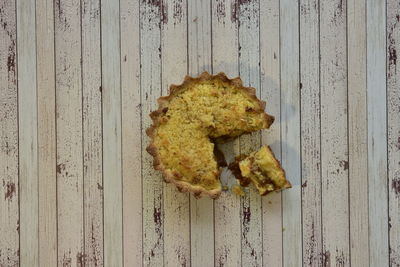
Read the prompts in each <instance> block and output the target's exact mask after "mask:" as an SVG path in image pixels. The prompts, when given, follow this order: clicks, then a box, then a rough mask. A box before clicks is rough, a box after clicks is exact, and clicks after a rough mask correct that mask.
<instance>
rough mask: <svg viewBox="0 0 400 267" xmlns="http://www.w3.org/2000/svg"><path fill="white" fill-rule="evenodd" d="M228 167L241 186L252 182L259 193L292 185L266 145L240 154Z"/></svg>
mask: <svg viewBox="0 0 400 267" xmlns="http://www.w3.org/2000/svg"><path fill="white" fill-rule="evenodd" d="M229 169H230V170H231V171H232V173H233V174H234V175H235V177H236V179H238V181H239V183H240V185H241V186H248V185H249V184H253V185H254V186H255V187H256V188H257V190H258V192H259V193H260V195H262V196H264V195H266V194H268V193H270V192H272V191H279V190H282V189H285V188H290V187H292V186H291V184H290V182H289V181H288V180H286V177H285V171H284V170H283V169H282V167H281V165H280V163H279V161H278V160H277V159H276V158H275V156H274V153H273V152H272V150H271V148H270V147H268V146H263V147H261V149H260V150H259V151H256V152H252V153H250V155H240V156H238V157H236V159H235V161H234V162H232V163H231V164H229Z"/></svg>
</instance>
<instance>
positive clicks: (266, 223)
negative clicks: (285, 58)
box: [260, 0, 283, 267]
mask: <svg viewBox="0 0 400 267" xmlns="http://www.w3.org/2000/svg"><path fill="white" fill-rule="evenodd" d="M279 52H280V51H279V1H275V0H269V1H260V68H261V69H260V70H261V76H260V79H261V80H260V89H261V90H260V91H261V94H260V95H261V99H263V100H264V101H266V102H267V107H266V111H267V113H268V114H271V115H273V116H274V117H275V121H274V123H273V124H272V126H271V128H270V129H269V130H266V131H262V132H261V142H262V144H267V145H270V146H271V148H272V150H273V151H274V153H275V156H276V157H277V158H278V159H280V158H281V144H280V142H281V119H280V113H281V112H280V111H281V105H280V102H281V101H280V95H281V90H280V54H279ZM262 216H263V217H262V221H263V225H262V227H263V228H262V233H263V236H262V238H263V266H276V267H281V266H282V265H283V258H282V252H283V251H282V194H281V193H280V192H279V193H276V194H269V195H267V196H265V197H262Z"/></svg>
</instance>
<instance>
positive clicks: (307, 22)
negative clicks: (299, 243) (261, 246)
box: [300, 0, 322, 266]
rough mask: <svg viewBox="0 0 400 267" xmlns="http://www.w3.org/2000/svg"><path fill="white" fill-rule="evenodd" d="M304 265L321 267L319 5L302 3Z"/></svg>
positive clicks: (308, 1) (305, 0) (310, 1)
mask: <svg viewBox="0 0 400 267" xmlns="http://www.w3.org/2000/svg"><path fill="white" fill-rule="evenodd" d="M300 70H301V71H300V99H301V119H300V120H301V158H302V165H301V166H302V169H301V177H302V181H301V183H302V186H301V191H302V207H303V213H302V225H303V265H305V266H322V227H321V136H320V132H321V124H320V123H321V117H320V116H321V113H320V105H321V103H320V80H319V1H317V0H303V1H301V2H300Z"/></svg>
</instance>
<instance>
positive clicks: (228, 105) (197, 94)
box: [154, 79, 269, 190]
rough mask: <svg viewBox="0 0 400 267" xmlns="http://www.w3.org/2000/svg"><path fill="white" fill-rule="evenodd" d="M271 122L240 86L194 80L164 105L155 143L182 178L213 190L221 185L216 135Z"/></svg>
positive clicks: (169, 168)
mask: <svg viewBox="0 0 400 267" xmlns="http://www.w3.org/2000/svg"><path fill="white" fill-rule="evenodd" d="M268 126H269V125H268V121H267V119H266V114H265V113H264V110H263V108H262V107H261V106H260V104H259V102H258V101H256V100H255V99H254V98H252V97H251V96H249V95H248V94H246V93H245V92H243V90H240V88H237V87H235V86H233V85H231V84H228V83H226V82H223V81H221V80H218V79H214V80H207V81H202V82H192V83H189V84H188V85H187V86H186V87H185V88H184V89H182V90H180V91H179V92H177V93H176V95H174V97H173V98H172V100H171V101H170V102H169V104H168V106H167V107H165V108H164V109H163V114H162V115H161V116H160V118H159V126H158V128H157V129H156V134H155V135H154V144H155V145H156V146H157V148H158V153H159V156H160V160H161V162H162V163H163V164H164V166H165V167H166V168H167V171H169V172H171V173H172V174H174V176H175V177H176V179H178V180H182V181H186V182H188V183H190V184H192V185H198V186H201V187H203V188H205V189H206V190H211V189H216V188H220V187H221V184H220V182H219V166H218V163H217V161H216V157H215V155H214V146H215V144H214V143H213V142H212V141H211V140H218V139H219V138H221V139H226V138H227V137H236V136H239V135H241V134H243V133H245V132H253V131H257V130H260V129H263V128H266V127H268Z"/></svg>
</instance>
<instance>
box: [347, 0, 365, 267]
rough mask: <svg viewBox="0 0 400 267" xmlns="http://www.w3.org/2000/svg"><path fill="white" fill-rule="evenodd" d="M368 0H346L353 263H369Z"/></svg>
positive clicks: (351, 248) (359, 264)
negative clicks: (366, 0) (347, 0)
mask: <svg viewBox="0 0 400 267" xmlns="http://www.w3.org/2000/svg"><path fill="white" fill-rule="evenodd" d="M365 8H366V2H365V1H360V0H351V1H349V2H348V3H347V66H348V68H347V75H348V78H347V84H348V123H349V125H348V127H349V129H348V140H349V165H348V166H349V208H350V263H351V265H352V266H368V265H369V240H368V146H367V90H366V86H367V85H366V82H367V72H366V17H365V15H366V13H365V12H366V9H365Z"/></svg>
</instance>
